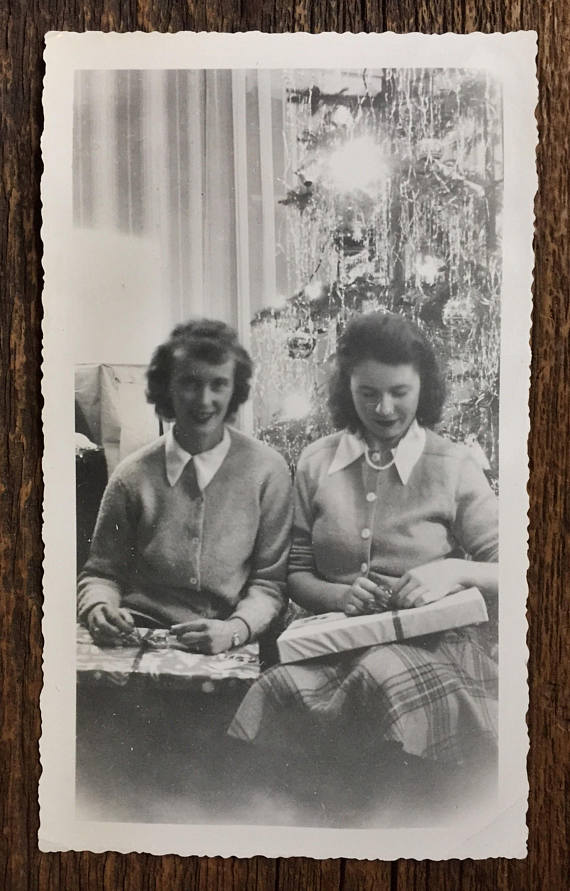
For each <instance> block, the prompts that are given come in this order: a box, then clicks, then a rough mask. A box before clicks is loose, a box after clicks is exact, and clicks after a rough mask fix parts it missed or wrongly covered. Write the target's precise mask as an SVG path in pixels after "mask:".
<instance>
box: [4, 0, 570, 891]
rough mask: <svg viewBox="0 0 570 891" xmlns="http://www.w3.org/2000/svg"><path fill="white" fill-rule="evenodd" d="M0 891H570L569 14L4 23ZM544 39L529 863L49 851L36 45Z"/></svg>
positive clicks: (322, 4) (424, 11) (255, 14)
mask: <svg viewBox="0 0 570 891" xmlns="http://www.w3.org/2000/svg"><path fill="white" fill-rule="evenodd" d="M0 22H1V27H0V33H1V36H2V42H1V48H0V54H1V64H2V69H1V70H2V78H1V81H0V89H1V91H2V96H1V102H2V106H1V107H2V125H1V126H2V132H1V144H0V152H1V161H2V166H1V181H0V251H1V257H0V268H1V270H2V274H3V287H2V288H1V292H0V300H1V308H2V316H1V320H2V324H1V326H0V361H1V364H2V373H3V374H2V387H0V410H1V413H2V414H1V422H2V423H1V428H0V429H1V437H0V442H1V448H0V462H1V464H0V473H1V480H2V486H1V490H0V504H1V512H0V517H1V523H2V527H1V541H0V547H1V564H0V565H1V571H2V597H1V600H0V610H1V613H2V616H1V643H0V671H1V689H2V713H1V719H0V720H1V724H0V778H1V792H0V809H1V813H2V825H3V835H2V842H1V845H2V847H1V853H0V885H2V887H4V888H6V889H10V891H16V889H17V891H20V889H41V891H47V889H54V891H56V889H57V891H59V889H81V891H101V889H120V891H145V889H169V891H170V889H172V891H175V889H188V888H197V889H204V891H211V889H215V888H219V889H224V891H226V889H227V891H232V889H236V891H237V889H248V891H249V889H251V891H262V889H263V891H265V889H276V891H277V889H278V891H296V889H300V888H301V889H304V888H311V889H312V888H315V889H339V891H340V889H343V891H357V889H358V891H360V889H363V891H364V889H367V891H373V889H374V891H401V889H417V891H420V889H424V888H425V889H428V888H437V889H449V891H452V889H453V891H454V889H462V891H468V889H473V891H474V889H489V891H491V889H493V891H495V889H517V891H518V889H526V888H529V889H530V888H532V889H535V888H536V889H538V888H552V889H554V888H563V887H567V883H566V877H567V875H568V861H567V826H568V798H569V792H570V788H569V785H570V784H569V782H568V766H567V761H568V732H569V708H568V702H567V700H565V691H566V693H567V689H568V664H567V658H566V655H567V651H568V642H569V641H568V637H569V635H568V627H567V622H566V624H565V620H567V615H565V612H566V610H567V607H566V602H567V598H565V596H564V595H565V594H566V593H567V591H568V579H567V563H568V548H567V545H568V485H567V479H568V443H569V441H570V425H569V411H568V406H569V389H570V375H569V355H568V335H569V329H570V311H569V301H568V295H569V291H570V281H569V275H570V266H569V245H570V238H569V216H568V213H569V203H568V185H569V171H570V157H569V142H570V128H569V126H568V122H569V120H570V70H569V69H570V65H569V55H570V13H569V11H568V4H567V2H566V0H538V2H536V0H503V2H499V0H460V2H454V0H431V2H428V0H426V2H412V0H357V2H344V0H297V2H296V3H293V2H285V0H272V2H266V3H264V2H263V0H209V2H205V0H187V2H174V0H161V2H150V0H138V2H137V0H89V2H84V3H79V2H77V0H32V2H26V0H11V2H9V3H8V2H6V3H3V4H2V9H1V10H0ZM519 28H525V29H528V28H533V29H536V30H537V31H538V34H539V55H538V68H539V78H540V102H539V108H538V113H537V117H538V123H539V131H540V146H539V150H538V155H537V163H538V171H539V182H540V189H539V194H538V196H537V200H536V218H537V225H536V239H535V242H536V272H535V309H534V324H533V331H532V346H533V361H532V386H531V397H530V410H531V420H532V433H531V437H530V443H529V450H530V466H531V481H530V496H531V510H530V538H529V548H530V550H529V554H530V571H529V586H530V598H529V606H528V616H529V637H528V640H529V645H530V653H531V655H530V662H529V676H530V711H529V718H528V721H529V730H530V737H531V743H532V747H531V754H530V758H529V770H530V778H531V797H530V809H529V828H530V841H529V857H528V859H527V860H526V861H506V860H500V859H498V860H489V861H479V862H473V861H465V862H458V861H452V862H449V863H430V862H423V863H417V862H415V861H399V862H398V863H395V864H389V863H381V862H380V863H378V862H366V861H365V862H358V861H342V860H332V861H325V862H322V863H320V862H317V861H312V860H306V859H291V860H277V861H270V860H267V859H265V858H261V857H259V858H254V859H252V860H249V861H245V860H236V859H229V860H222V859H219V858H212V859H206V858H203V859H198V858H192V857H191V858H185V859H184V858H180V857H173V856H170V857H164V858H156V857H151V856H149V855H146V854H138V855H137V854H132V855H126V856H125V855H119V854H114V853H110V854H106V855H94V854H88V853H66V854H41V855H40V854H39V852H38V850H37V844H36V835H37V825H38V808H37V797H36V796H37V791H36V789H37V781H38V777H39V765H38V746H37V739H38V736H39V733H40V715H39V704H38V703H39V694H40V689H41V683H42V677H41V643H42V641H41V560H42V546H41V527H40V522H41V496H42V486H41V466H40V461H41V451H42V440H41V427H40V405H41V400H40V389H39V387H40V350H41V332H40V323H41V283H42V269H41V238H40V211H41V208H40V200H39V182H40V175H41V157H40V133H41V127H42V110H41V90H42V77H43V63H42V52H43V36H44V34H45V32H46V31H48V30H54V29H65V30H84V29H89V30H96V29H102V30H112V29H116V30H137V29H141V30H160V31H166V30H170V31H176V30H180V29H189V30H223V31H240V30H241V31H245V30H251V29H260V30H264V31H270V32H280V31H288V30H310V31H325V30H327V31H330V30H339V31H343V30H354V31H357V30H365V31H382V30H394V31H406V30H418V31H424V32H430V31H433V32H445V31H447V30H457V31H474V30H481V31H484V32H490V31H503V30H516V29H519Z"/></svg>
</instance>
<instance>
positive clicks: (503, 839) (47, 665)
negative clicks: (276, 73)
mask: <svg viewBox="0 0 570 891" xmlns="http://www.w3.org/2000/svg"><path fill="white" fill-rule="evenodd" d="M536 53H537V35H536V32H534V31H531V32H515V33H511V34H498V33H495V34H490V35H483V34H480V33H475V34H469V35H457V34H444V35H440V36H437V35H421V34H406V35H397V34H393V33H386V34H356V35H355V34H348V33H346V34H333V33H327V34H320V35H310V34H305V33H298V34H279V35H268V34H261V33H259V32H251V33H246V34H218V33H199V34H197V33H191V32H180V33H177V34H158V33H152V34H145V33H131V34H114V33H113V34H103V33H99V32H90V33H83V34H76V33H72V32H51V33H49V34H48V35H47V36H46V51H45V62H46V75H45V82H44V114H45V127H44V133H43V138H42V154H43V163H44V175H43V178H42V190H41V195H42V204H43V225H42V238H43V245H44V258H43V265H44V271H45V286H44V295H43V301H44V313H45V315H44V322H43V358H44V361H43V385H42V392H43V398H44V409H43V425H44V436H45V452H44V463H43V469H44V478H45V497H44V529H43V537H44V544H45V560H44V594H45V601H44V604H45V605H44V619H43V635H44V641H45V644H44V687H43V691H42V695H41V709H42V737H41V741H40V754H41V764H42V775H41V780H40V790H39V798H40V810H41V814H40V819H41V822H40V830H39V846H40V848H41V850H42V851H64V850H90V851H107V850H113V851H120V852H130V851H145V852H149V853H152V854H172V853H174V854H181V855H208V856H223V857H228V856H239V857H250V856H255V855H264V856H267V857H287V856H307V857H316V858H330V857H332V858H338V857H350V858H363V859H383V860H393V859H396V858H400V857H406V858H415V859H418V860H419V859H426V858H427V859H432V860H439V859H447V858H466V857H471V858H486V857H499V856H501V857H525V856H526V839H527V826H526V810H527V798H528V782H527V775H526V758H527V752H528V731H527V725H526V712H527V708H528V686H527V657H528V651H527V645H526V634H527V622H526V600H527V581H526V573H527V567H528V558H527V525H528V518H527V512H528V495H527V481H528V458H527V439H528V432H529V415H528V396H529V378H530V359H531V354H530V345H529V338H530V326H531V311H532V296H531V289H532V281H533V266H534V259H533V251H532V242H533V230H534V198H535V193H536V189H537V174H536V162H535V152H536V145H537V125H536V118H535V109H536V104H537V99H538V86H537V80H536ZM364 67H366V68H383V67H443V68H452V67H453V68H455V67H457V68H463V69H466V68H478V69H485V70H488V71H490V72H492V73H493V74H494V76H496V77H497V78H499V79H500V81H501V84H502V88H503V97H504V164H505V179H504V211H503V292H502V306H501V312H502V323H501V331H502V337H501V389H502V392H503V393H504V394H505V398H503V399H501V401H500V445H499V455H500V493H501V494H500V568H499V572H500V592H501V593H500V603H499V628H500V641H499V644H500V650H499V664H500V688H499V690H500V692H499V704H500V741H499V744H500V751H499V794H498V799H497V801H496V803H494V804H492V805H489V806H487V807H485V809H479V810H477V812H476V813H465V814H458V815H457V819H455V820H454V822H453V826H452V827H449V826H446V827H441V828H429V827H426V828H419V829H418V828H415V829H371V830H368V829H320V828H309V827H290V826H289V827H288V826H285V827H278V826H260V827H253V826H248V825H244V826H239V825H231V826H223V827H222V826H220V825H212V826H208V825H203V826H195V825H192V826H188V825H187V826H184V825H170V824H144V823H140V824H138V823H118V822H108V823H104V822H90V821H86V820H78V819H76V817H75V812H74V794H75V671H74V666H75V553H74V547H75V517H74V512H73V509H72V508H70V506H72V505H74V504H75V479H74V446H73V429H74V416H73V406H74V399H73V358H74V357H73V316H74V305H73V295H71V294H69V293H68V290H66V280H67V277H68V275H69V270H70V268H71V267H72V266H73V264H78V263H81V257H78V256H73V254H72V252H71V255H70V252H69V251H68V250H67V246H66V245H67V244H69V243H71V241H70V240H69V233H70V232H71V229H72V111H73V80H74V71H75V70H77V69H88V68H89V69H119V68H122V69H129V68H138V69H164V68H250V69H252V68H253V69H255V68H273V69H279V68H283V69H291V68H305V69H307V68H313V69H316V68H320V69H325V68H328V69H338V68H342V69H349V68H356V69H362V68H364Z"/></svg>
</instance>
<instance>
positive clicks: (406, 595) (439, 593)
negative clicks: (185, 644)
mask: <svg viewBox="0 0 570 891" xmlns="http://www.w3.org/2000/svg"><path fill="white" fill-rule="evenodd" d="M464 563H465V561H464V560H454V559H450V560H434V562H433V563H425V564H424V565H423V566H416V567H415V569H410V570H409V572H406V573H404V575H403V576H402V577H401V578H400V579H398V581H397V582H395V584H394V585H393V586H392V592H393V593H392V601H391V603H392V605H393V607H394V608H395V609H409V608H410V607H414V606H424V605H425V604H426V603H433V602H434V601H435V600H441V599H442V598H443V597H447V595H448V594H455V593H456V591H460V590H461V589H462V588H463V587H464V581H463V576H464V573H463V564H464Z"/></svg>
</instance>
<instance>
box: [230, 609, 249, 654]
mask: <svg viewBox="0 0 570 891" xmlns="http://www.w3.org/2000/svg"><path fill="white" fill-rule="evenodd" d="M230 619H239V621H240V622H241V623H242V624H243V631H234V633H233V634H232V645H231V649H232V650H235V648H236V647H243V645H244V644H246V643H247V642H248V640H251V628H250V627H249V622H246V620H245V619H242V617H241V616H230Z"/></svg>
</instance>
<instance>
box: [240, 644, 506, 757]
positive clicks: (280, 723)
mask: <svg viewBox="0 0 570 891" xmlns="http://www.w3.org/2000/svg"><path fill="white" fill-rule="evenodd" d="M497 687H498V672H497V663H496V662H495V661H494V659H492V658H491V657H490V656H489V655H488V654H487V652H486V650H485V648H484V647H483V646H482V644H481V643H480V642H479V639H478V635H477V631H476V629H474V628H465V629H460V630H454V631H445V632H441V633H438V634H432V635H428V636H426V637H424V638H415V639H414V640H410V641H409V642H404V643H393V644H383V645H381V646H374V647H368V648H366V649H363V650H352V651H350V652H347V653H342V654H336V655H334V656H326V657H322V658H319V659H311V660H306V661H304V662H297V663H293V664H291V665H277V666H275V667H273V668H271V669H269V670H268V671H266V672H265V673H264V674H262V675H261V677H260V678H259V679H258V680H257V681H255V682H254V684H253V685H252V686H251V687H250V689H249V690H248V692H247V694H246V696H245V698H244V700H243V701H242V703H241V705H240V707H239V709H238V711H237V713H236V715H235V716H234V719H233V721H232V723H231V725H230V728H229V730H228V732H229V733H230V735H231V736H233V737H236V738H238V739H241V740H246V741H252V742H255V743H257V744H259V745H262V746H268V747H272V748H282V749H284V750H286V753H287V757H288V759H290V758H291V757H295V753H296V752H298V753H299V755H302V756H303V757H307V755H308V754H309V750H311V749H314V752H315V755H316V754H318V753H319V752H320V753H321V754H322V753H323V751H324V750H326V751H327V752H329V753H330V751H331V748H332V749H337V750H342V749H346V748H347V747H349V748H352V750H353V751H354V746H356V747H357V749H356V751H358V752H359V753H361V755H362V757H363V758H365V757H367V756H370V755H371V754H372V756H373V754H374V752H378V751H380V748H381V746H382V745H383V744H385V743H398V744H400V745H401V746H402V747H403V749H404V751H405V752H407V753H409V754H411V755H416V756H419V757H424V758H429V759H433V760H436V761H447V762H454V763H461V762H464V761H466V760H469V759H470V758H472V757H473V756H475V757H476V756H477V753H478V752H479V753H480V752H482V751H483V750H485V751H488V750H489V745H490V746H491V747H492V748H494V747H496V741H497V710H498V703H497Z"/></svg>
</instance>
